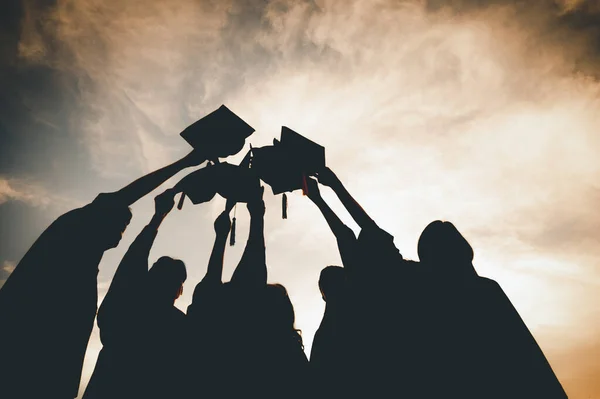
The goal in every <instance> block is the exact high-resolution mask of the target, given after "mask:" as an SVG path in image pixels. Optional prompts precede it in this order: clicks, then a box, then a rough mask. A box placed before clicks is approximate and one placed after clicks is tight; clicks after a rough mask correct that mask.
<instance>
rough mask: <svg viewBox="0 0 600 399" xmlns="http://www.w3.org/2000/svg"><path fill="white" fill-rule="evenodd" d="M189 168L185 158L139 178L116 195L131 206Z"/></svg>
mask: <svg viewBox="0 0 600 399" xmlns="http://www.w3.org/2000/svg"><path fill="white" fill-rule="evenodd" d="M189 166H192V165H191V164H189V163H188V162H187V161H186V159H185V158H182V159H180V160H178V161H176V162H173V163H172V164H170V165H167V166H165V167H163V168H161V169H159V170H156V171H154V172H152V173H149V174H147V175H146V176H143V177H140V178H139V179H137V180H135V181H134V182H132V183H130V184H129V185H127V186H125V187H123V188H122V189H120V190H119V191H117V193H116V194H117V195H119V197H121V199H122V201H123V202H124V203H126V204H127V205H131V204H133V203H134V202H136V201H137V200H138V199H140V198H142V197H143V196H145V195H146V194H148V193H150V192H151V191H153V190H154V189H156V188H157V187H158V186H160V185H161V184H163V183H164V182H165V181H167V180H168V179H170V178H171V177H173V176H174V175H175V174H177V173H178V172H180V171H181V170H183V169H185V168H187V167H189Z"/></svg>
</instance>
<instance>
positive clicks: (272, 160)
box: [252, 126, 325, 194]
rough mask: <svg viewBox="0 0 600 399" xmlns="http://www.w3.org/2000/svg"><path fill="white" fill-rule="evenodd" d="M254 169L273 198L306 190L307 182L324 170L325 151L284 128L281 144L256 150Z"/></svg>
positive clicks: (254, 153)
mask: <svg viewBox="0 0 600 399" xmlns="http://www.w3.org/2000/svg"><path fill="white" fill-rule="evenodd" d="M252 153H253V155H254V157H253V159H252V169H254V170H256V171H257V173H258V175H259V177H260V178H261V179H262V180H263V181H264V182H265V183H267V184H269V185H270V186H271V189H272V190H273V194H280V193H283V192H286V191H294V190H297V189H300V188H303V183H304V178H305V177H306V176H308V175H311V174H314V173H315V172H318V171H319V170H321V169H323V168H324V167H325V148H324V147H322V146H320V145H319V144H317V143H315V142H313V141H311V140H309V139H307V138H306V137H303V136H301V135H300V134H298V133H296V132H294V131H293V130H291V129H289V128H287V127H285V126H283V127H282V129H281V141H277V140H274V141H273V145H272V146H266V147H261V148H254V149H253V150H252Z"/></svg>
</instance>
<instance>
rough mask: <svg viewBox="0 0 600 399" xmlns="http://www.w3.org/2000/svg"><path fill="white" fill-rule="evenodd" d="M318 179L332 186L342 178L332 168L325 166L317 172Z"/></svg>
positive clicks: (323, 183) (325, 184)
mask: <svg viewBox="0 0 600 399" xmlns="http://www.w3.org/2000/svg"><path fill="white" fill-rule="evenodd" d="M316 176H317V179H319V183H321V184H322V185H324V186H327V187H332V186H335V185H336V184H338V183H339V181H340V179H338V177H337V176H336V175H335V173H333V171H332V170H331V169H329V168H328V167H325V168H324V169H322V170H320V171H319V173H317V175H316Z"/></svg>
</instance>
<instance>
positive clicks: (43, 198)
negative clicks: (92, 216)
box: [0, 176, 82, 211]
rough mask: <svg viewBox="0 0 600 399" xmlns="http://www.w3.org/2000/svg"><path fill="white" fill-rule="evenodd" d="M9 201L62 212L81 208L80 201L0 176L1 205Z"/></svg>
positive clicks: (24, 181)
mask: <svg viewBox="0 0 600 399" xmlns="http://www.w3.org/2000/svg"><path fill="white" fill-rule="evenodd" d="M7 201H20V202H23V203H26V204H27V205H30V206H34V207H40V208H48V207H50V206H53V207H56V208H58V209H60V210H62V211H65V210H68V209H71V208H75V207H77V206H81V205H82V204H81V203H80V202H79V201H76V200H73V199H70V198H66V197H63V196H60V195H57V194H53V193H51V192H50V191H48V190H47V189H46V188H45V187H43V186H42V185H40V184H39V183H36V182H33V181H28V180H23V179H11V178H5V177H2V176H0V205H2V204H3V203H5V202H7Z"/></svg>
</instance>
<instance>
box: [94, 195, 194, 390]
mask: <svg viewBox="0 0 600 399" xmlns="http://www.w3.org/2000/svg"><path fill="white" fill-rule="evenodd" d="M173 196H174V193H173V192H172V191H171V190H167V191H166V192H164V193H163V194H161V195H159V196H158V197H156V199H155V202H156V210H155V213H154V216H153V217H152V219H151V220H150V223H149V224H148V225H147V226H146V227H144V229H143V230H142V232H141V233H140V234H139V235H138V236H137V238H136V239H135V241H134V242H133V243H132V244H131V246H130V247H129V249H128V251H127V253H126V254H125V256H124V257H123V260H122V261H121V263H120V264H119V267H118V269H117V271H116V273H115V277H114V278H113V281H112V284H111V286H110V289H109V291H108V293H107V294H106V298H104V301H103V302H102V306H101V307H100V310H99V312H98V326H99V328H100V338H101V340H102V344H103V348H102V351H101V352H100V355H99V356H98V361H97V363H96V368H95V370H94V374H93V375H92V378H91V379H90V382H89V384H88V386H87V389H86V391H85V395H84V398H85V399H99V398H123V399H125V398H134V397H144V398H167V397H177V398H178V397H182V394H183V391H182V388H181V386H182V384H181V382H180V376H181V374H182V372H181V367H182V366H183V364H182V363H183V362H182V359H183V356H184V354H185V352H186V351H187V350H188V346H187V345H188V340H187V339H186V338H187V337H186V332H187V328H186V324H185V315H184V314H183V312H181V311H180V310H178V309H177V308H176V307H175V306H174V302H175V301H176V300H177V298H179V296H180V295H181V293H182V292H183V283H184V281H185V280H186V278H187V271H186V268H185V265H184V264H183V262H182V261H180V260H177V259H173V258H170V257H168V256H163V257H161V258H160V259H158V261H156V263H155V264H154V265H153V266H152V268H151V269H150V270H149V271H148V257H149V255H150V250H151V249H152V244H153V243H154V239H155V238H156V235H157V232H158V228H159V227H160V224H161V223H162V221H163V219H164V218H165V217H166V216H167V214H168V213H169V212H170V211H171V209H172V208H173V206H174V199H173ZM178 389H180V390H178Z"/></svg>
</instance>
